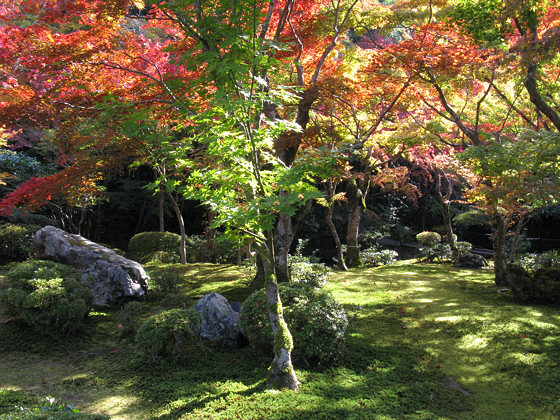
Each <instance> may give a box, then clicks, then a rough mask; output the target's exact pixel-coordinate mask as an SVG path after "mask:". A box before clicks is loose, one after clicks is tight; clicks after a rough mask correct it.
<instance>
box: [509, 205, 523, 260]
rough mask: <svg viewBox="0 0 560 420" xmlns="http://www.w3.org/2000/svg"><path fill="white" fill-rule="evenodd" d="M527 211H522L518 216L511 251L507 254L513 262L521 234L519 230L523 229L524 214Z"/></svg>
mask: <svg viewBox="0 0 560 420" xmlns="http://www.w3.org/2000/svg"><path fill="white" fill-rule="evenodd" d="M526 214H527V213H525V212H522V213H521V215H520V216H519V220H518V221H517V226H516V227H515V233H514V236H513V241H512V244H511V252H510V254H509V260H510V261H511V262H512V263H513V262H514V261H515V257H516V256H517V248H518V246H519V238H520V236H521V231H522V230H523V226H525V216H526Z"/></svg>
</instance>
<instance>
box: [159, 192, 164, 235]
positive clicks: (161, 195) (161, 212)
mask: <svg viewBox="0 0 560 420" xmlns="http://www.w3.org/2000/svg"><path fill="white" fill-rule="evenodd" d="M158 199H159V207H158V214H159V231H160V232H165V218H164V215H165V214H164V209H165V207H164V205H165V191H164V190H163V188H162V187H161V186H160V187H159V189H158Z"/></svg>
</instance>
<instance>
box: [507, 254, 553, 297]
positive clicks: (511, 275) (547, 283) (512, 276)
mask: <svg viewBox="0 0 560 420" xmlns="http://www.w3.org/2000/svg"><path fill="white" fill-rule="evenodd" d="M507 276H508V281H509V283H510V287H511V294H512V296H513V298H514V299H515V300H517V301H519V302H534V303H552V304H556V305H558V304H560V268H557V267H552V268H540V269H538V270H537V271H535V273H534V274H531V273H529V272H527V271H526V270H525V269H524V268H523V267H521V266H518V265H514V264H508V267H507Z"/></svg>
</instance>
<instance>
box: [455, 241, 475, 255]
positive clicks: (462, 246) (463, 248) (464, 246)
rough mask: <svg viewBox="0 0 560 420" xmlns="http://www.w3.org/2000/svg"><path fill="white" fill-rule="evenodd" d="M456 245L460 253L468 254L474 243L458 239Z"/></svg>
mask: <svg viewBox="0 0 560 420" xmlns="http://www.w3.org/2000/svg"><path fill="white" fill-rule="evenodd" d="M455 245H456V246H457V250H458V251H459V254H466V253H467V252H470V251H471V249H472V244H471V243H470V242H467V241H458V242H456V243H455Z"/></svg>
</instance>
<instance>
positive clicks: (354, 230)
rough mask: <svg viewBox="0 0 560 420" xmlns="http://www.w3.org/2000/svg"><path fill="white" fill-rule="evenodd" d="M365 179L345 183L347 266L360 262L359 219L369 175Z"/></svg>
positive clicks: (354, 265)
mask: <svg viewBox="0 0 560 420" xmlns="http://www.w3.org/2000/svg"><path fill="white" fill-rule="evenodd" d="M366 177H367V178H368V179H367V180H366V181H362V180H360V179H355V178H354V179H350V180H348V182H347V183H346V199H347V201H348V225H347V226H348V228H347V232H346V246H347V251H346V265H347V266H348V267H359V266H361V265H362V264H363V263H362V258H361V256H360V244H359V242H358V235H359V233H360V220H361V219H362V212H363V211H364V202H365V199H366V195H367V191H368V189H369V175H367V174H366Z"/></svg>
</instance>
